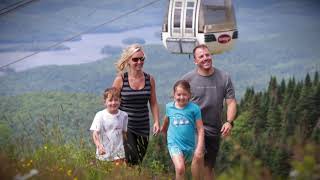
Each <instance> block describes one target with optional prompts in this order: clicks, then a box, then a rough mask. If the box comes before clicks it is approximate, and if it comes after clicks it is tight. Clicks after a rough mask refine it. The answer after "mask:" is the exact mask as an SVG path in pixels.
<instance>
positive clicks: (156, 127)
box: [150, 75, 160, 135]
mask: <svg viewBox="0 0 320 180" xmlns="http://www.w3.org/2000/svg"><path fill="white" fill-rule="evenodd" d="M150 82H151V97H150V108H151V112H152V116H153V134H154V135H156V134H158V133H159V131H160V122H159V105H158V101H157V95H156V82H155V80H154V78H153V77H152V76H151V75H150Z"/></svg>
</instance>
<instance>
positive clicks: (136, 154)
mask: <svg viewBox="0 0 320 180" xmlns="http://www.w3.org/2000/svg"><path fill="white" fill-rule="evenodd" d="M145 60H146V57H145V54H144V51H143V49H142V47H141V46H140V45H139V44H133V45H130V46H129V47H127V48H126V49H124V50H123V53H122V55H121V57H120V59H119V60H118V62H117V63H116V68H117V71H118V75H117V76H116V78H115V80H114V82H113V86H114V87H116V88H118V89H119V90H120V92H121V103H120V109H121V110H122V111H125V112H126V113H127V114H128V131H127V139H126V140H125V142H124V148H125V155H126V160H127V162H128V163H129V164H131V165H136V164H139V163H141V162H142V160H143V158H144V156H145V154H146V151H147V147H148V142H149V134H150V124H149V123H150V120H149V109H148V103H149V104H150V108H151V112H152V116H153V120H154V121H153V134H154V135H156V134H158V133H159V130H160V124H159V106H158V102H157V97H156V87H155V80H154V78H153V77H152V76H151V75H150V74H148V73H146V72H144V71H143V65H144V62H145Z"/></svg>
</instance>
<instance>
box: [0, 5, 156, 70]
mask: <svg viewBox="0 0 320 180" xmlns="http://www.w3.org/2000/svg"><path fill="white" fill-rule="evenodd" d="M158 1H160V0H154V1H151V2H149V3H147V4H145V5H142V6H141V7H138V8H136V9H133V10H131V11H128V12H126V13H124V14H120V15H119V16H117V17H114V18H112V19H110V20H108V21H106V22H104V23H102V24H99V25H97V26H95V27H92V28H89V29H87V30H85V31H83V32H80V33H78V34H76V35H74V36H71V37H69V38H66V39H64V40H62V41H60V42H57V43H55V44H53V45H51V46H48V47H47V48H44V49H46V50H48V49H51V48H53V47H56V46H58V45H61V44H63V43H64V42H67V41H70V40H72V39H74V38H76V37H79V36H81V35H82V34H85V33H88V32H90V31H93V30H96V29H98V28H100V27H102V26H104V25H106V24H109V23H111V22H114V21H116V20H118V19H120V18H122V17H125V16H127V15H129V14H132V13H134V12H136V11H139V10H140V9H143V8H145V7H148V6H150V5H152V4H155V3H156V2H158ZM42 51H43V50H41V51H36V52H34V53H31V54H29V55H26V56H24V57H22V58H19V59H17V60H14V61H12V62H10V63H8V64H5V65H3V66H0V70H1V69H5V68H6V67H8V66H10V65H12V64H15V63H18V62H21V61H23V60H25V59H27V58H29V57H31V56H34V55H36V54H39V53H40V52H42Z"/></svg>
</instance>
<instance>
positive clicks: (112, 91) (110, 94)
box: [103, 87, 120, 100]
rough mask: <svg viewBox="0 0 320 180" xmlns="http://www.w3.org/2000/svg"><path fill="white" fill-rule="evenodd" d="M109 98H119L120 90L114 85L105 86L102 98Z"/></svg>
mask: <svg viewBox="0 0 320 180" xmlns="http://www.w3.org/2000/svg"><path fill="white" fill-rule="evenodd" d="M111 98H120V91H119V90H118V89H117V88H115V87H111V88H107V89H105V90H104V93H103V99H104V100H106V99H111Z"/></svg>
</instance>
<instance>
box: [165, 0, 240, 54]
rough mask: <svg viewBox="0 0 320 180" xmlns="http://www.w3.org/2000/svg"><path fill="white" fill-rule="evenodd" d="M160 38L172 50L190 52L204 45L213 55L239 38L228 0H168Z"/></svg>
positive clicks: (230, 45) (231, 5)
mask: <svg viewBox="0 0 320 180" xmlns="http://www.w3.org/2000/svg"><path fill="white" fill-rule="evenodd" d="M167 10H168V11H167V13H166V14H165V17H164V23H163V26H162V34H161V39H162V42H163V44H164V46H165V47H166V48H167V49H168V50H169V51H170V52H172V53H186V54H191V53H192V50H193V48H194V47H195V46H196V45H198V44H206V45H207V46H208V47H209V50H210V52H211V53H212V54H219V53H222V52H224V51H227V50H229V49H231V48H232V46H233V44H234V42H235V40H236V39H237V38H238V31H237V26H236V19H235V14H234V8H233V4H232V1H231V0H169V3H168V8H167Z"/></svg>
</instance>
